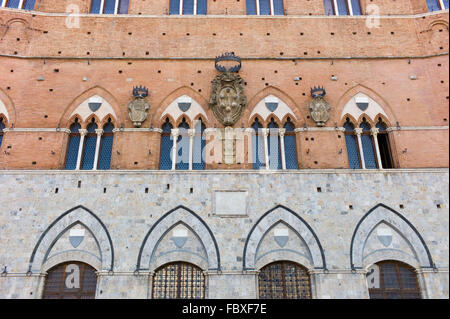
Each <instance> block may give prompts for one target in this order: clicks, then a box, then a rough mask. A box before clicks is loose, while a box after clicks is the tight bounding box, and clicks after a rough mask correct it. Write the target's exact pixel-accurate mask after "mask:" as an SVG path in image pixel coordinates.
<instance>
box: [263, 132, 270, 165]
mask: <svg viewBox="0 0 450 319" xmlns="http://www.w3.org/2000/svg"><path fill="white" fill-rule="evenodd" d="M261 133H262V134H263V138H264V163H265V164H266V169H269V168H270V167H269V149H268V143H267V138H268V136H269V129H268V128H262V129H261Z"/></svg>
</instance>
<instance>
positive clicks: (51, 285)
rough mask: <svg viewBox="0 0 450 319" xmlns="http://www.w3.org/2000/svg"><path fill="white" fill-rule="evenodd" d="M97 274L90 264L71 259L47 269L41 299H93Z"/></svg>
mask: <svg viewBox="0 0 450 319" xmlns="http://www.w3.org/2000/svg"><path fill="white" fill-rule="evenodd" d="M96 287H97V274H96V273H95V269H94V268H92V267H91V266H89V265H87V264H84V263H80V262H76V261H72V262H67V263H64V264H59V265H57V266H55V267H53V268H52V269H50V270H49V271H48V276H47V279H46V281H45V286H44V293H43V297H42V298H43V299H94V298H95V290H96Z"/></svg>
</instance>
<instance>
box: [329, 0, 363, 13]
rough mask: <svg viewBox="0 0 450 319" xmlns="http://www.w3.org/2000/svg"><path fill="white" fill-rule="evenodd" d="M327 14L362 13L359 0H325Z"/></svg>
mask: <svg viewBox="0 0 450 319" xmlns="http://www.w3.org/2000/svg"><path fill="white" fill-rule="evenodd" d="M323 5H324V8H325V14H326V15H337V16H344V15H351V16H356V15H362V10H361V4H360V2H359V0H323Z"/></svg>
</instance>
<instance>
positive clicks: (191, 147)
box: [188, 128, 195, 171]
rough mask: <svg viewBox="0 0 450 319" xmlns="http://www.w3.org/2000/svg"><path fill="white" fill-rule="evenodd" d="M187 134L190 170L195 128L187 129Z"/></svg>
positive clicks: (190, 168) (190, 167)
mask: <svg viewBox="0 0 450 319" xmlns="http://www.w3.org/2000/svg"><path fill="white" fill-rule="evenodd" d="M188 135H189V170H190V171H192V167H193V164H192V162H193V155H194V154H193V150H194V137H195V128H191V129H188Z"/></svg>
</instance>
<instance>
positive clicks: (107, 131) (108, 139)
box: [98, 118, 114, 169]
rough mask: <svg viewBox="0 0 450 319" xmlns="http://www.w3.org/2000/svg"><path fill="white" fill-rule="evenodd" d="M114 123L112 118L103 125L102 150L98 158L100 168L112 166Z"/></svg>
mask: <svg viewBox="0 0 450 319" xmlns="http://www.w3.org/2000/svg"><path fill="white" fill-rule="evenodd" d="M113 130H114V125H113V123H112V122H111V119H110V118H109V119H108V122H107V123H106V124H105V125H103V132H102V135H101V141H100V152H99V154H100V155H99V158H98V169H110V167H111V154H112V147H113V141H114V133H113Z"/></svg>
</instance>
